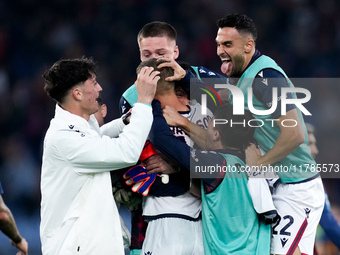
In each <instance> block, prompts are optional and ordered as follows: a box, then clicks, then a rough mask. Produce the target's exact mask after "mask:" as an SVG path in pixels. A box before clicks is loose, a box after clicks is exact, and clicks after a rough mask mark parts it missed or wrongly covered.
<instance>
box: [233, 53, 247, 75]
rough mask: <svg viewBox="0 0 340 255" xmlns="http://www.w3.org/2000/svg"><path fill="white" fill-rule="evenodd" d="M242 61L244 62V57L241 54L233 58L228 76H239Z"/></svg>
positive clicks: (241, 69) (241, 70) (242, 64)
mask: <svg viewBox="0 0 340 255" xmlns="http://www.w3.org/2000/svg"><path fill="white" fill-rule="evenodd" d="M244 63H245V57H244V56H242V55H236V56H235V57H234V59H233V69H232V71H231V73H230V76H231V77H240V76H241V74H242V72H243V66H244Z"/></svg>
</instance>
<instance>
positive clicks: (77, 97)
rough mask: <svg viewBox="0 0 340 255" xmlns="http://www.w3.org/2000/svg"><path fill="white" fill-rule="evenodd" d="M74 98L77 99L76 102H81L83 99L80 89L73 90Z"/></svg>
mask: <svg viewBox="0 0 340 255" xmlns="http://www.w3.org/2000/svg"><path fill="white" fill-rule="evenodd" d="M72 96H73V97H74V98H75V99H76V100H81V99H82V96H83V94H82V91H81V89H80V88H79V87H75V88H73V89H72Z"/></svg>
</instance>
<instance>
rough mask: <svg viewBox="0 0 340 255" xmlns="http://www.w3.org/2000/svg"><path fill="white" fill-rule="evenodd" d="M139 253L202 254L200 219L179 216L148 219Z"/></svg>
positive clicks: (168, 254)
mask: <svg viewBox="0 0 340 255" xmlns="http://www.w3.org/2000/svg"><path fill="white" fill-rule="evenodd" d="M141 254H155V255H157V254H167V255H204V249H203V237H202V221H201V220H197V221H190V220H185V219H180V218H161V219H157V220H152V221H150V222H149V223H148V227H147V229H146V235H145V240H144V242H143V248H142V252H141Z"/></svg>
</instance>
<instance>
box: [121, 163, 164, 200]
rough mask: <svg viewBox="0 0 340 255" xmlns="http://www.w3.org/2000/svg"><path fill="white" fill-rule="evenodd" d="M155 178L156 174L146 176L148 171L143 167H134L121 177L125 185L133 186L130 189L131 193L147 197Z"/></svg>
mask: <svg viewBox="0 0 340 255" xmlns="http://www.w3.org/2000/svg"><path fill="white" fill-rule="evenodd" d="M157 176H158V174H157V173H154V174H148V171H146V169H145V168H144V167H143V166H134V167H132V168H130V169H129V170H128V171H127V172H126V173H125V174H124V175H123V178H124V179H125V180H126V182H125V183H126V184H127V185H132V184H133V186H132V188H131V190H132V191H133V192H137V193H140V194H142V195H143V196H147V195H148V194H149V190H150V187H151V185H152V184H153V183H154V182H155V180H156V177H157Z"/></svg>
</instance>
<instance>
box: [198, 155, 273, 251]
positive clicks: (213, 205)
mask: <svg viewBox="0 0 340 255" xmlns="http://www.w3.org/2000/svg"><path fill="white" fill-rule="evenodd" d="M221 155H222V156H223V157H224V158H225V159H226V162H227V169H234V170H235V169H237V168H238V167H239V166H243V167H244V166H245V163H244V162H243V161H242V160H241V159H240V158H238V157H237V156H234V155H229V154H221ZM247 182H248V178H247V174H246V173H245V172H241V171H234V172H232V171H230V172H227V173H226V175H225V177H224V179H223V181H222V182H221V184H220V185H219V186H218V187H217V188H216V189H215V190H213V191H212V192H210V193H207V194H206V193H205V192H204V188H203V185H202V227H203V243H204V252H205V255H216V254H233V255H245V254H249V255H263V254H270V225H265V224H264V222H263V221H260V220H259V216H258V215H257V213H256V211H255V209H254V207H253V203H252V199H251V196H250V194H249V191H248V187H247Z"/></svg>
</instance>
